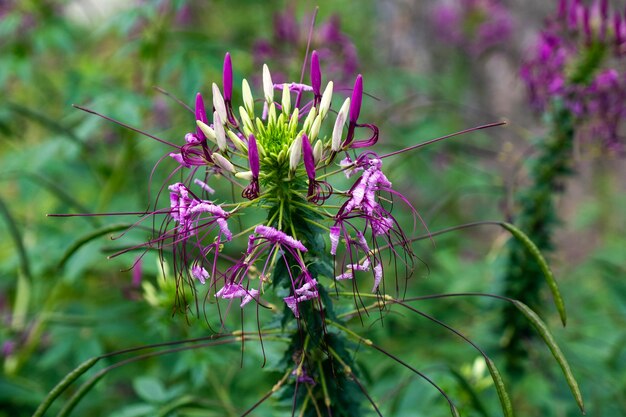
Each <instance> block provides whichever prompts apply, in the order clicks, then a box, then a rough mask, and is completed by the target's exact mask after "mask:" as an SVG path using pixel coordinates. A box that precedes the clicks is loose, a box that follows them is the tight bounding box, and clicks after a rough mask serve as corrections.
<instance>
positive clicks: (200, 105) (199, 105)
mask: <svg viewBox="0 0 626 417" xmlns="http://www.w3.org/2000/svg"><path fill="white" fill-rule="evenodd" d="M196 120H200V121H201V122H202V123H204V124H207V125H208V124H209V121H208V120H207V117H206V111H205V110H204V100H202V94H200V93H198V94H196ZM196 136H197V137H198V139H200V140H201V141H203V140H205V139H206V136H204V133H202V130H200V128H199V127H196Z"/></svg>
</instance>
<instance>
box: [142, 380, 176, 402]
mask: <svg viewBox="0 0 626 417" xmlns="http://www.w3.org/2000/svg"><path fill="white" fill-rule="evenodd" d="M133 388H134V389H135V392H136V393H137V395H139V397H140V398H141V399H142V400H144V401H147V402H151V403H162V402H164V401H167V399H168V398H167V392H166V390H165V387H164V386H163V384H162V383H161V381H159V380H158V379H156V378H153V377H139V378H135V379H134V380H133Z"/></svg>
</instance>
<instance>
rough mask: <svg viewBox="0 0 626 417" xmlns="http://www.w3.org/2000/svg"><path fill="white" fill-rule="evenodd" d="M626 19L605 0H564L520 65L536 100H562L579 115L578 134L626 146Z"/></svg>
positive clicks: (542, 104) (541, 106)
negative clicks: (625, 129) (589, 0)
mask: <svg viewBox="0 0 626 417" xmlns="http://www.w3.org/2000/svg"><path fill="white" fill-rule="evenodd" d="M625 52H626V22H625V17H624V16H623V15H621V14H620V13H619V12H614V11H611V10H610V9H609V7H608V2H607V1H606V0H601V1H596V2H594V3H593V4H592V5H590V6H586V5H583V4H582V3H581V1H580V0H570V1H569V2H568V1H567V0H561V1H560V3H559V7H558V11H557V14H556V16H554V17H552V18H550V19H548V21H547V22H546V26H545V28H544V30H543V32H542V33H541V35H540V37H539V39H538V41H537V43H536V45H535V47H534V48H533V49H532V50H531V51H530V54H529V58H528V59H527V61H526V63H525V64H524V66H523V67H522V69H521V77H522V79H523V81H524V82H525V83H526V86H527V88H528V91H529V94H530V100H531V104H532V105H533V106H534V107H535V108H536V109H537V110H539V111H546V110H549V109H550V108H551V106H552V104H553V103H554V101H555V100H560V101H562V102H563V103H564V105H565V106H566V107H567V108H568V109H569V110H570V111H571V112H572V113H573V115H574V116H575V117H576V119H577V136H578V137H579V138H580V139H581V140H583V141H587V142H593V143H596V144H598V143H599V144H600V145H601V146H602V147H604V148H607V149H609V150H610V151H617V152H623V151H624V137H623V132H622V131H621V130H622V129H623V126H622V122H621V121H622V119H624V117H626V66H625V65H624V62H623V61H624V57H625Z"/></svg>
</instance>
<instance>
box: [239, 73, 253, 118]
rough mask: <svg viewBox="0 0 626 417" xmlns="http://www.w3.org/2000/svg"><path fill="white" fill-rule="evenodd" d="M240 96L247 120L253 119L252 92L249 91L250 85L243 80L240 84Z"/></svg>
mask: <svg viewBox="0 0 626 417" xmlns="http://www.w3.org/2000/svg"><path fill="white" fill-rule="evenodd" d="M241 94H242V96H243V105H244V106H245V108H246V111H247V112H248V116H249V118H252V117H254V98H253V97H252V91H250V85H249V84H248V81H247V80H246V79H245V78H244V79H243V81H242V82H241Z"/></svg>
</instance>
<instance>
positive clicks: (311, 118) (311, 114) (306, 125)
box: [302, 107, 317, 132]
mask: <svg viewBox="0 0 626 417" xmlns="http://www.w3.org/2000/svg"><path fill="white" fill-rule="evenodd" d="M315 116H317V109H316V108H315V107H312V108H311V110H310V111H309V114H308V115H307V116H306V119H305V120H304V124H303V125H302V129H303V130H304V131H305V132H308V131H309V129H310V128H311V125H312V124H313V121H314V120H315Z"/></svg>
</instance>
